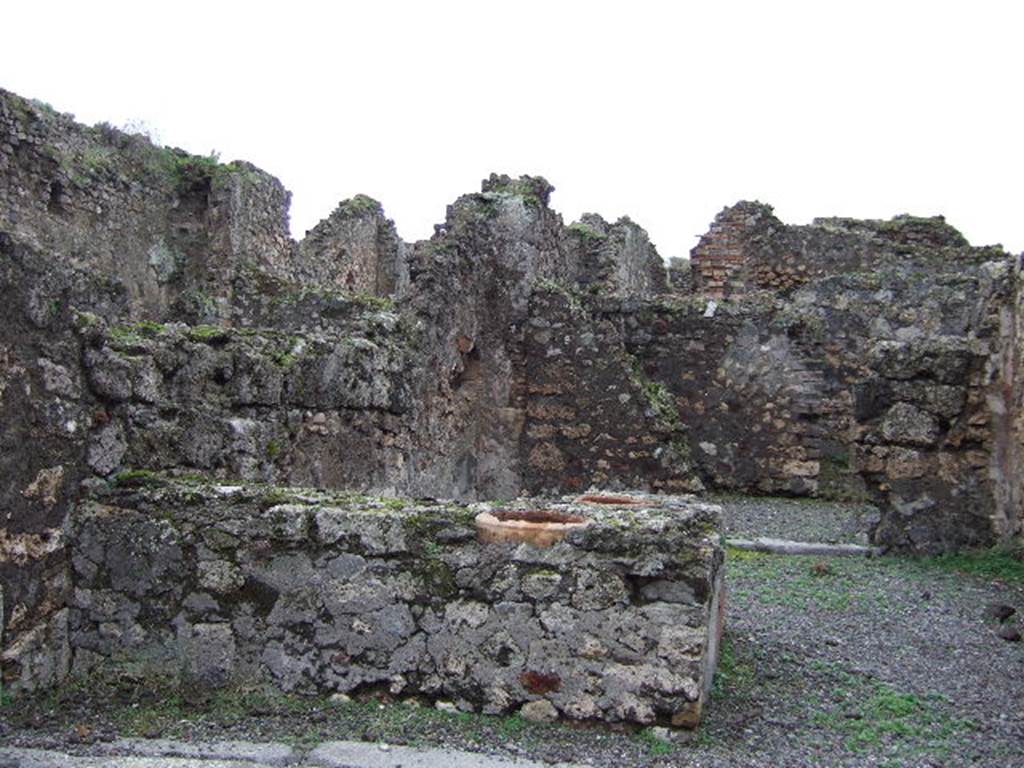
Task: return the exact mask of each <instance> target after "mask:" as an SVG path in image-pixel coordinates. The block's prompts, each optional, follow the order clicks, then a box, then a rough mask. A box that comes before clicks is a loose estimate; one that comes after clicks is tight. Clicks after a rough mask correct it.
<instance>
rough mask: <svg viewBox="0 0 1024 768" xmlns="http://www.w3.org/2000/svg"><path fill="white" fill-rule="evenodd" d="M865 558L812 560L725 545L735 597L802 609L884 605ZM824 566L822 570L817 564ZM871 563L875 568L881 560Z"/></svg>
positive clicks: (727, 567) (834, 609)
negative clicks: (870, 581) (865, 576)
mask: <svg viewBox="0 0 1024 768" xmlns="http://www.w3.org/2000/svg"><path fill="white" fill-rule="evenodd" d="M866 563H867V561H866V560H863V559H859V558H843V557H835V558H808V557H801V556H795V555H773V554H768V553H760V552H745V551H742V550H736V549H727V553H726V578H727V579H728V583H729V590H730V593H731V594H732V595H734V596H735V597H738V598H743V599H751V600H756V601H758V602H760V603H763V604H766V605H779V606H784V607H787V608H792V609H794V610H800V611H816V612H819V611H825V612H843V611H847V610H850V609H854V608H856V609H864V608H872V607H875V606H878V605H881V604H882V603H883V602H884V600H885V595H884V594H883V593H882V592H881V591H880V590H879V589H872V588H871V587H869V586H867V585H866V584H865V582H864V579H863V578H862V577H863V573H864V568H865V567H868V566H867V565H866ZM819 564H822V565H823V566H824V568H816V567H815V566H816V565H819ZM871 567H877V564H875V565H872V566H871Z"/></svg>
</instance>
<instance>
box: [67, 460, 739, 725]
mask: <svg viewBox="0 0 1024 768" xmlns="http://www.w3.org/2000/svg"><path fill="white" fill-rule="evenodd" d="M134 485H136V486H137V487H131V488H124V487H114V488H108V487H101V488H97V489H95V490H93V491H92V492H91V493H90V494H89V495H88V497H87V498H86V499H85V500H84V501H83V502H82V503H81V504H80V505H79V507H78V509H77V510H76V513H75V514H74V516H73V522H72V527H71V549H72V563H73V585H74V590H73V597H72V599H71V601H70V613H69V623H70V627H69V629H70V631H69V638H70V644H71V648H72V651H73V654H74V662H73V664H74V668H75V670H76V671H85V670H87V669H89V668H91V667H93V666H94V665H97V664H101V663H102V664H104V665H111V664H112V665H117V664H131V665H132V666H133V667H134V668H136V669H138V668H140V667H141V668H143V669H145V670H147V671H149V672H151V673H153V674H173V675H175V676H178V677H179V678H180V680H181V683H182V685H183V686H184V687H185V688H186V689H187V690H199V691H202V690H206V689H210V688H217V687H221V686H228V685H233V684H242V683H244V684H254V683H255V684H265V685H268V686H272V687H275V688H278V689H282V690H285V691H294V692H307V693H331V692H345V693H351V692H360V691H366V690H386V691H388V692H389V693H390V694H391V695H394V696H421V697H427V698H435V699H436V698H445V699H450V700H452V701H454V702H455V703H456V705H457V706H458V707H460V708H461V709H464V710H474V711H482V712H485V713H495V714H497V713H505V712H514V711H517V710H519V709H520V708H521V707H523V706H524V705H527V704H529V703H530V702H537V701H542V700H544V701H547V702H549V703H550V704H551V705H552V706H553V708H554V710H556V711H557V713H558V714H559V716H561V717H565V718H570V719H586V720H591V719H592V720H603V721H612V722H614V721H625V722H633V723H645V724H646V723H654V722H661V723H668V724H672V725H676V726H682V727H694V726H696V725H697V724H698V723H699V721H700V717H701V712H702V709H703V707H704V705H705V703H706V700H707V696H708V692H709V689H710V685H711V677H712V674H713V671H714V667H715V664H716V662H717V657H718V648H719V639H720V635H721V631H722V606H723V601H722V590H723V567H722V566H723V550H722V546H721V542H720V538H719V534H718V509H717V507H715V506H714V505H712V504H706V503H701V502H698V501H696V500H694V499H692V498H689V497H672V496H632V497H601V496H599V495H598V496H591V497H587V498H588V499H591V500H585V499H584V498H583V497H581V498H580V499H576V500H574V499H561V500H550V499H548V500H538V499H520V500H516V501H513V502H507V503H500V504H499V503H494V504H469V505H462V504H456V503H449V502H436V501H414V500H403V499H393V498H374V497H369V496H363V495H357V494H346V493H337V492H330V493H329V492H322V491H313V490H307V489H282V488H273V487H269V486H223V485H213V484H205V483H198V482H182V481H175V480H169V479H166V478H161V477H155V476H154V477H146V478H143V479H142V480H141V481H137V482H135V483H134ZM608 499H611V501H610V502H609V501H608ZM536 510H544V511H545V515H547V517H546V518H545V520H547V522H548V523H552V524H555V525H563V527H564V528H565V530H563V531H562V532H561V535H560V537H558V538H556V539H555V540H551V541H545V542H544V543H543V545H540V546H538V544H537V542H536V541H528V540H518V539H516V538H515V537H512V538H501V537H494V536H488V535H484V534H482V533H481V532H480V531H479V530H478V526H477V525H476V520H477V518H480V517H490V518H492V519H497V520H504V521H509V520H515V519H516V518H517V517H525V518H527V519H528V520H529V519H532V520H533V522H534V523H537V522H538V519H537V517H536V512H535V511H536ZM531 514H532V515H533V517H532V518H531ZM556 518H557V519H556ZM559 521H561V522H559ZM566 521H569V524H567V525H566V524H565V523H566ZM539 522H544V521H539Z"/></svg>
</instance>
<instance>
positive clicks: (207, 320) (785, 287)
mask: <svg viewBox="0 0 1024 768" xmlns="http://www.w3.org/2000/svg"><path fill="white" fill-rule="evenodd" d="M551 192H552V187H551V185H550V184H548V182H547V181H545V180H544V179H542V178H539V177H529V176H523V177H520V178H511V177H508V176H501V175H492V176H491V177H490V178H488V179H486V180H485V181H484V182H483V184H482V187H481V190H480V191H479V192H475V193H471V194H467V195H463V196H462V197H460V198H459V199H458V200H456V201H455V202H454V203H452V205H450V206H449V207H448V210H447V212H446V215H445V220H444V223H443V224H440V225H438V226H437V228H436V232H435V234H434V236H433V237H431V238H430V239H429V240H424V241H421V242H417V243H405V242H403V241H402V240H401V239H400V238H399V236H398V234H397V230H396V229H395V226H394V224H393V223H392V222H391V221H389V220H388V219H387V218H386V217H385V215H384V212H383V209H382V207H381V206H380V204H379V203H377V202H376V201H374V200H371V199H369V198H367V197H364V196H356V197H354V198H352V199H350V200H346V201H344V202H342V203H340V204H339V206H338V208H337V209H336V210H335V211H334V212H333V213H332V214H331V215H330V216H329V217H328V218H327V219H325V220H324V221H323V222H322V223H321V224H319V225H317V226H316V227H315V228H314V229H313V230H311V231H310V232H309V233H308V234H307V236H306V237H305V238H304V239H303V240H302V241H301V242H295V241H294V240H293V239H292V238H291V237H290V235H289V234H288V221H287V215H288V214H287V211H288V202H289V194H288V192H287V191H286V190H285V189H284V188H283V186H282V185H281V183H280V182H279V181H277V180H276V179H274V178H273V177H272V176H270V175H268V174H266V173H265V172H263V171H261V170H259V169H258V168H255V167H254V166H252V165H250V164H248V163H245V162H233V163H226V164H222V163H219V162H217V161H216V160H215V159H213V158H209V157H196V156H192V155H189V154H187V153H185V152H182V151H181V150H172V149H165V148H159V147H155V146H153V145H152V144H151V143H150V142H149V141H148V140H147V139H145V138H144V137H140V136H133V135H128V134H125V133H123V132H121V131H118V130H116V129H113V128H111V127H109V126H106V125H101V126H96V127H93V128H89V127H86V126H82V125H79V124H77V123H75V122H74V121H73V119H72V118H71V117H70V116H67V115H61V114H58V113H56V112H55V111H53V110H52V109H50V108H49V107H46V106H45V105H40V104H36V103H34V102H31V101H29V100H26V99H23V98H21V97H19V96H16V95H14V94H11V93H8V92H6V91H0V286H2V291H3V298H4V301H3V302H0V516H2V523H0V581H2V584H3V611H2V613H3V616H4V617H5V626H4V627H3V629H2V640H3V651H2V655H0V662H2V665H3V677H4V681H5V683H6V684H7V685H9V686H12V687H13V688H15V689H28V688H33V687H39V686H45V685H49V684H52V683H54V682H56V681H58V680H60V679H61V678H62V677H63V676H64V675H65V674H66V673H67V671H68V670H69V669H70V668H71V667H72V666H73V665H74V664H75V663H76V659H77V658H78V657H79V656H80V655H81V654H82V653H83V646H82V645H81V637H82V634H81V633H80V632H76V631H71V624H72V618H73V617H72V608H71V607H72V606H73V605H77V604H78V603H75V602H74V601H75V600H76V599H77V598H75V594H76V590H81V589H83V588H84V587H83V582H82V579H83V575H82V573H81V572H80V571H79V570H76V569H73V568H71V567H70V563H71V562H72V561H73V560H74V558H75V557H76V556H78V555H80V554H81V547H82V542H81V541H80V540H79V538H78V536H79V533H78V532H79V531H81V530H83V529H82V527H81V526H80V525H78V523H80V522H81V520H82V519H83V517H82V516H83V515H86V514H87V513H86V511H84V510H86V509H88V514H89V515H95V513H96V508H95V506H88V507H87V506H83V505H84V504H85V502H83V501H82V500H83V498H85V496H84V495H83V494H85V492H86V491H87V492H88V493H89V494H91V497H92V498H95V496H96V494H99V493H100V492H101V491H103V489H109V488H111V487H114V488H115V489H116V488H117V487H120V486H121V485H123V484H124V483H125V482H129V481H131V480H133V479H135V480H137V479H138V478H140V477H145V476H146V473H148V472H159V473H161V474H162V475H163V476H170V477H178V478H205V480H206V481H207V482H210V483H213V484H230V485H241V486H251V485H254V484H258V485H266V486H275V485H282V486H294V487H309V488H323V489H337V490H348V491H359V492H361V493H364V494H371V495H376V496H394V495H401V496H408V497H413V498H424V497H433V498H449V499H455V500H460V501H462V502H472V501H478V500H496V499H509V498H513V497H517V496H534V497H549V498H550V497H557V496H561V495H563V494H576V493H578V492H580V491H583V490H586V489H589V488H591V487H599V488H602V489H635V490H640V491H647V492H653V493H660V494H666V495H678V494H683V493H700V492H702V491H705V490H709V491H710V490H730V491H736V492H742V493H754V494H763V493H783V494H792V495H805V496H822V497H827V498H860V499H870V500H872V501H874V502H875V503H876V504H877V505H878V508H879V516H878V520H877V524H876V525H875V527H874V529H873V531H872V536H873V538H874V540H875V542H876V543H877V544H879V545H881V546H885V547H892V548H897V549H903V550H912V551H920V552H936V551H949V550H956V549H961V548H965V547H973V546H984V545H989V544H993V543H995V542H997V541H1000V540H1010V539H1012V538H1014V537H1020V536H1022V513H1021V509H1022V505H1024V466H1022V463H1024V459H1022V457H1024V416H1022V410H1024V376H1022V374H1021V364H1022V360H1021V358H1022V349H1024V319H1022V318H1024V282H1022V274H1021V262H1020V258H1019V257H1015V256H1012V255H1010V254H1007V253H1005V252H1004V251H1003V250H1002V249H1001V248H999V247H984V248H978V247H973V246H971V245H970V244H969V243H967V242H966V240H964V238H963V237H962V236H961V235H960V234H959V233H958V232H956V230H954V229H953V228H952V227H950V226H949V225H948V224H946V223H945V222H944V221H943V220H942V219H941V218H916V217H909V216H900V217H896V218H895V219H892V220H890V221H853V220H848V219H820V220H816V221H815V222H813V223H811V224H809V225H806V226H791V225H786V224H783V223H782V222H780V221H779V220H778V219H777V218H776V217H775V216H774V214H773V213H772V210H771V208H770V207H768V206H765V205H762V204H760V203H749V202H743V203H739V204H737V205H735V206H732V207H730V208H726V209H725V210H724V211H722V213H721V214H719V216H718V217H716V219H715V221H714V222H713V223H712V225H711V228H710V230H709V231H708V233H707V234H706V235H705V236H704V237H703V238H702V239H701V241H700V243H699V245H698V246H697V247H696V248H695V249H694V251H693V253H692V259H691V260H690V263H689V269H688V271H686V270H685V269H683V271H682V272H681V270H680V267H679V265H676V267H675V268H674V269H673V270H671V273H670V272H669V271H667V270H666V269H665V266H664V263H663V261H662V259H661V257H660V256H659V255H658V253H657V251H656V249H655V248H654V246H653V244H652V243H651V242H650V241H649V239H648V237H647V235H646V233H645V232H644V230H643V229H642V228H641V227H640V226H638V225H637V224H636V223H634V222H632V221H631V220H629V219H628V218H621V219H619V220H618V221H615V222H608V221H605V220H604V219H602V218H601V217H600V216H597V215H593V214H588V215H586V216H584V217H582V219H581V220H580V221H578V222H574V223H572V224H569V225H566V224H565V223H564V222H563V221H562V218H561V216H559V214H558V213H556V212H555V211H554V210H553V209H552V208H551V207H550V204H549V202H550V195H551ZM167 578H168V579H170V580H173V578H174V574H173V572H168V574H167ZM99 623H100V624H102V622H99Z"/></svg>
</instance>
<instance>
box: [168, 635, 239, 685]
mask: <svg viewBox="0 0 1024 768" xmlns="http://www.w3.org/2000/svg"><path fill="white" fill-rule="evenodd" d="M179 653H180V658H181V664H182V670H181V673H182V684H183V686H185V688H186V689H192V690H199V691H205V690H212V689H216V688H223V687H225V686H226V685H228V684H229V683H230V682H231V680H232V678H233V676H234V674H235V655H236V647H235V638H234V634H233V633H232V630H231V625H230V624H193V625H191V626H190V627H184V628H182V630H181V632H180V635H179Z"/></svg>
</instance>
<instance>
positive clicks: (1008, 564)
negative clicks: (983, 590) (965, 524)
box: [915, 548, 1024, 585]
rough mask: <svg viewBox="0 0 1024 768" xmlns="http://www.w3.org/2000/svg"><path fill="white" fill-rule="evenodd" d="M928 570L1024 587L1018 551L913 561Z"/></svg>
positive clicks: (997, 550)
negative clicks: (994, 580)
mask: <svg viewBox="0 0 1024 768" xmlns="http://www.w3.org/2000/svg"><path fill="white" fill-rule="evenodd" d="M915 562H916V563H917V564H918V565H920V566H921V567H923V568H925V569H929V570H940V571H946V572H948V573H960V574H967V575H969V576H980V577H982V578H985V579H1000V580H1002V581H1006V582H1010V583H1014V584H1022V585H1024V559H1022V558H1021V553H1020V552H1019V551H1014V550H1010V549H1003V548H993V549H988V550H980V551H976V552H965V553H958V554H948V555H935V556H932V557H923V558H920V559H918V560H916V561H915Z"/></svg>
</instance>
